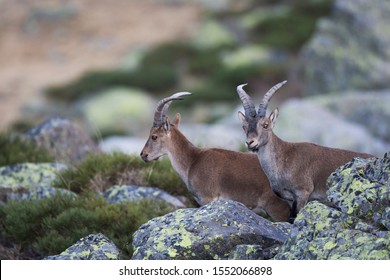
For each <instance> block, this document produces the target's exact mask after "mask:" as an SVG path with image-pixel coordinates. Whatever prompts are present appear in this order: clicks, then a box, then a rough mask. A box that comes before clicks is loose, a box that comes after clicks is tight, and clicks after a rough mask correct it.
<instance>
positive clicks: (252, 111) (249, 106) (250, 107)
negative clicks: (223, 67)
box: [237, 84, 256, 118]
mask: <svg viewBox="0 0 390 280" xmlns="http://www.w3.org/2000/svg"><path fill="white" fill-rule="evenodd" d="M246 85H247V84H242V85H239V86H238V87H237V93H238V95H239V97H240V99H241V102H242V105H243V106H244V110H245V116H247V117H249V118H255V117H256V108H255V105H254V104H253V102H252V99H251V97H250V96H249V95H248V94H247V93H246V92H245V90H244V89H243V87H244V86H246Z"/></svg>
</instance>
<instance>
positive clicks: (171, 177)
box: [54, 152, 191, 198]
mask: <svg viewBox="0 0 390 280" xmlns="http://www.w3.org/2000/svg"><path fill="white" fill-rule="evenodd" d="M59 177H60V180H57V181H56V182H54V186H55V187H59V188H65V189H69V190H71V191H73V192H76V193H81V192H83V191H89V190H93V191H105V190H106V189H108V188H110V187H111V186H113V185H123V184H134V185H142V186H155V187H158V188H161V189H163V190H165V191H167V192H168V193H170V194H172V195H184V196H187V197H188V198H191V195H190V194H189V192H188V190H187V188H186V187H185V184H184V183H183V181H182V180H181V179H180V177H179V176H178V175H177V174H176V172H175V171H174V170H173V168H172V166H171V164H170V162H169V160H168V159H162V160H159V161H154V162H152V163H148V164H147V163H145V162H143V161H142V160H141V159H140V158H139V157H138V156H136V155H128V154H124V153H120V152H117V153H113V154H107V153H103V154H98V155H94V154H92V155H89V156H87V157H86V158H85V159H84V160H83V162H82V163H81V164H80V165H78V166H77V167H75V168H73V169H67V170H64V171H62V172H61V173H60V174H59Z"/></svg>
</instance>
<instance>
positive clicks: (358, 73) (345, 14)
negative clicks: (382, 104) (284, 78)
mask: <svg viewBox="0 0 390 280" xmlns="http://www.w3.org/2000/svg"><path fill="white" fill-rule="evenodd" d="M389 14H390V2H389V1H382V0H336V1H335V2H334V8H333V13H332V15H331V16H330V18H327V19H323V20H320V21H319V24H318V26H317V31H316V32H315V35H314V36H313V38H312V39H311V40H310V41H309V42H308V44H307V46H306V47H305V48H304V50H303V52H302V53H303V55H302V62H301V63H302V65H304V73H305V79H306V89H305V91H306V94H308V95H315V94H322V93H330V92H339V91H343V90H346V89H363V90H366V89H379V88H388V81H389V79H390V28H389V26H390V17H389V16H388V15H389Z"/></svg>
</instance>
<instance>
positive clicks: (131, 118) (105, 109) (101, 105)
mask: <svg viewBox="0 0 390 280" xmlns="http://www.w3.org/2000/svg"><path fill="white" fill-rule="evenodd" d="M81 108H82V109H81V111H82V114H83V115H84V117H85V119H86V121H87V123H88V124H89V125H90V127H91V128H92V129H91V131H90V133H93V134H101V135H103V136H105V135H109V134H113V133H116V134H128V133H130V132H134V130H136V129H137V128H138V129H139V127H140V126H142V125H146V124H149V123H150V116H151V115H152V113H153V110H154V102H153V100H152V98H150V97H149V96H148V94H147V93H146V92H145V91H142V90H139V89H134V88H133V89H132V88H125V87H116V88H111V89H107V90H105V91H102V92H101V93H99V94H96V95H95V96H93V97H90V98H89V99H88V100H85V101H83V102H82V105H81Z"/></svg>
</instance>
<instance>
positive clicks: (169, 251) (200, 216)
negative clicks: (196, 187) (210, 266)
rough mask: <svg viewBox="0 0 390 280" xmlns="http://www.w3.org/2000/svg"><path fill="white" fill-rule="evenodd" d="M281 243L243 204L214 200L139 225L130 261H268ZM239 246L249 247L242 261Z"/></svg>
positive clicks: (270, 226) (282, 234)
mask: <svg viewBox="0 0 390 280" xmlns="http://www.w3.org/2000/svg"><path fill="white" fill-rule="evenodd" d="M285 240H286V232H285V231H284V230H282V229H280V228H278V227H277V226H275V225H274V224H272V223H271V222H270V221H268V220H266V219H264V218H262V217H260V216H258V215H256V214H255V213H254V212H252V211H250V210H249V209H247V208H246V207H245V206H244V205H243V204H241V203H239V202H234V201H230V200H218V201H215V202H212V203H209V204H207V205H204V206H202V207H201V208H199V209H193V208H187V209H179V210H176V211H175V212H172V213H169V214H167V215H165V216H163V217H158V218H155V219H153V220H151V221H149V222H147V223H146V224H144V225H142V226H141V227H140V228H139V229H138V230H137V231H136V232H135V233H134V235H133V247H134V250H135V251H134V255H133V259H228V258H229V257H232V258H235V257H236V258H238V257H240V258H246V259H249V258H259V259H261V258H263V259H264V258H271V257H272V256H273V255H274V254H275V253H276V250H275V246H279V245H281V244H282V243H283V242H284V241H285ZM239 245H253V246H251V248H250V250H244V251H245V252H244V255H245V253H246V252H248V254H249V255H250V256H247V257H244V256H243V255H242V251H243V248H242V247H237V246H239ZM247 249H248V248H247ZM232 251H233V252H232ZM272 252H273V254H272Z"/></svg>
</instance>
